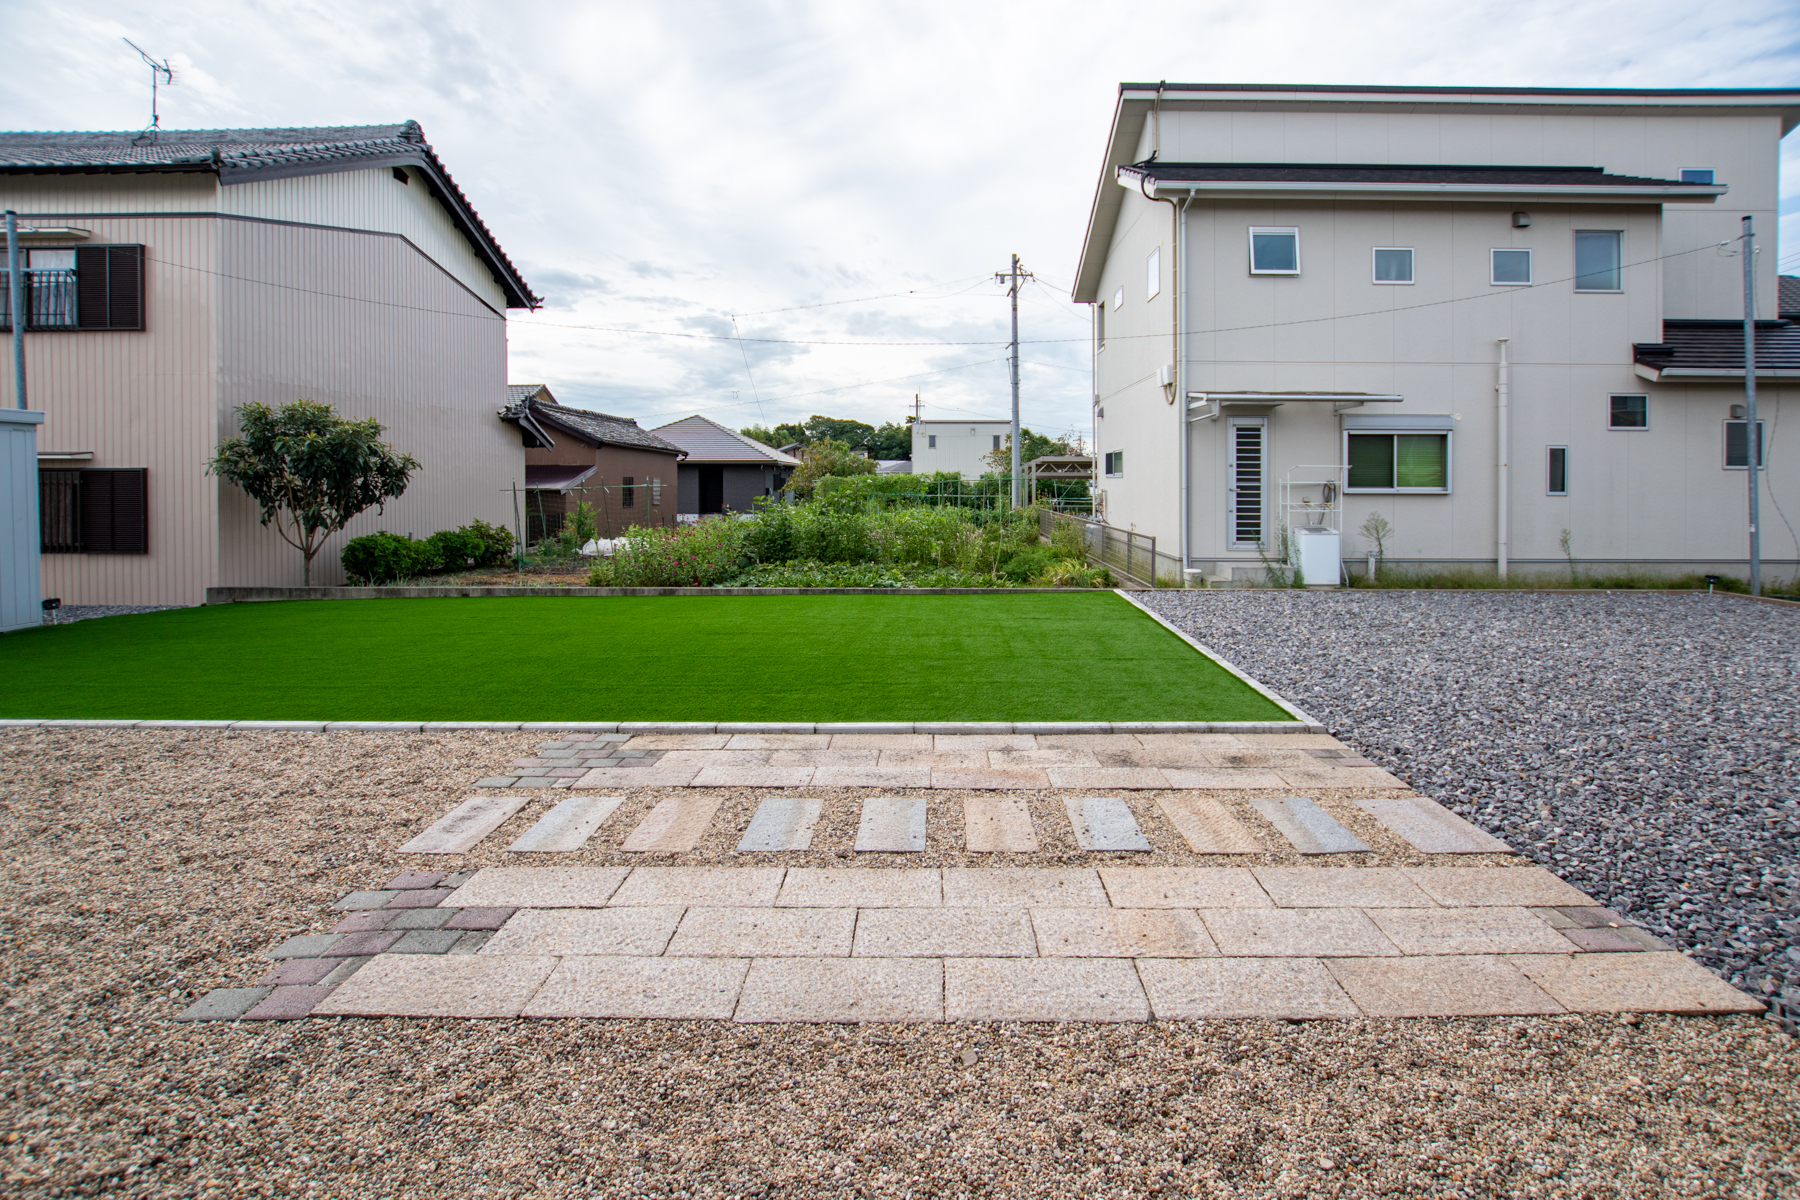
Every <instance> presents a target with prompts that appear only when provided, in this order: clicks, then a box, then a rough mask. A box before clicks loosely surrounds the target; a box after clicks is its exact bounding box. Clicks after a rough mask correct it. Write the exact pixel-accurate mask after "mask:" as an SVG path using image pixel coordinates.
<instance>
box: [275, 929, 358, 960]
mask: <svg viewBox="0 0 1800 1200" xmlns="http://www.w3.org/2000/svg"><path fill="white" fill-rule="evenodd" d="M342 940H343V939H342V938H340V937H339V936H338V935H336V934H333V933H307V934H301V935H299V936H297V937H291V938H289V939H288V940H287V941H285V942H283V943H281V945H279V946H274V947H271V948H270V949H268V950H265V951H263V957H264V958H274V959H282V958H319V957H322V956H323V955H324V953H325V952H326V951H327V950H330V949H331V948H332V947H333V946H335V945H337V944H338V943H339V942H340V941H342Z"/></svg>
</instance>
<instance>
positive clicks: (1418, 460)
mask: <svg viewBox="0 0 1800 1200" xmlns="http://www.w3.org/2000/svg"><path fill="white" fill-rule="evenodd" d="M1344 462H1345V463H1346V464H1347V465H1348V466H1349V468H1350V473H1349V479H1348V480H1347V484H1348V488H1349V490H1350V491H1353V492H1447V491H1449V490H1450V435H1449V434H1447V433H1346V434H1345V435H1344Z"/></svg>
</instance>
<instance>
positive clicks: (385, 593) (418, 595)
mask: <svg viewBox="0 0 1800 1200" xmlns="http://www.w3.org/2000/svg"><path fill="white" fill-rule="evenodd" d="M1110 590H1113V589H1109V588H1030V587H991V588H852V587H843V588H755V587H746V588H726V587H475V586H468V587H458V586H453V585H447V586H442V587H297V588H279V587H209V588H207V589H206V603H207V604H245V603H253V602H257V601H265V600H441V599H446V598H452V597H474V598H483V597H515V596H556V597H563V598H568V599H589V598H593V597H608V596H993V595H1016V594H1019V593H1044V592H1069V593H1081V592H1104V591H1110Z"/></svg>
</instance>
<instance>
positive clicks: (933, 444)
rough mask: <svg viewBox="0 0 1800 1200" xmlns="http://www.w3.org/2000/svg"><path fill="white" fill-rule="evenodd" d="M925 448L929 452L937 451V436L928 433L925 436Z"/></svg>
mask: <svg viewBox="0 0 1800 1200" xmlns="http://www.w3.org/2000/svg"><path fill="white" fill-rule="evenodd" d="M925 448H926V449H927V450H936V449H937V434H935V433H928V434H926V435H925Z"/></svg>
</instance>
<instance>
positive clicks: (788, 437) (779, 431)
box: [738, 425, 806, 450]
mask: <svg viewBox="0 0 1800 1200" xmlns="http://www.w3.org/2000/svg"><path fill="white" fill-rule="evenodd" d="M738 432H739V433H741V434H743V435H744V436H745V437H747V438H753V439H755V440H756V441H759V442H761V443H762V444H763V445H765V446H773V447H775V448H776V449H777V450H779V449H780V448H781V447H783V446H791V445H793V444H794V443H795V442H804V441H805V440H806V427H805V426H804V425H777V426H775V428H773V429H770V428H768V427H767V426H764V425H751V426H748V427H747V428H744V429H740V430H738Z"/></svg>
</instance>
